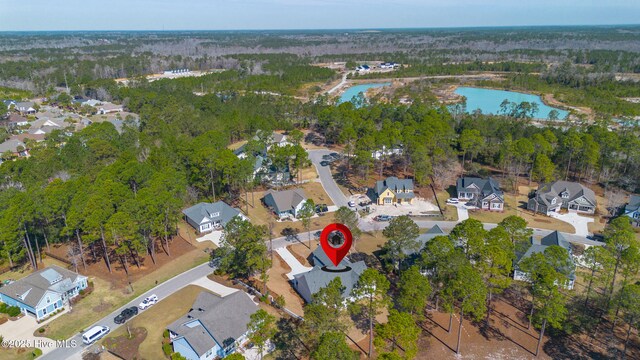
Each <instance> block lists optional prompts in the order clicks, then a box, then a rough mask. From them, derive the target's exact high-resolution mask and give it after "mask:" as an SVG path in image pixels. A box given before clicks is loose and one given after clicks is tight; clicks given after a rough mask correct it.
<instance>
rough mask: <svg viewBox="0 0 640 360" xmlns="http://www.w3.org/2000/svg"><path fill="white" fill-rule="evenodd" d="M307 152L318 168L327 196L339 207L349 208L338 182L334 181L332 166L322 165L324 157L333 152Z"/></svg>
mask: <svg viewBox="0 0 640 360" xmlns="http://www.w3.org/2000/svg"><path fill="white" fill-rule="evenodd" d="M307 152H308V153H309V159H311V162H312V163H313V165H314V166H315V167H316V171H317V172H318V175H319V176H320V183H321V184H322V187H323V188H324V191H326V193H327V195H329V197H330V198H331V201H333V203H334V204H335V205H336V206H338V207H340V206H347V203H348V200H347V197H346V196H345V195H344V193H343V192H342V190H340V188H339V187H338V184H336V181H335V180H334V179H333V176H332V175H331V168H330V165H329V166H322V165H320V162H321V161H322V155H328V154H331V153H332V152H333V151H329V150H309V151H307Z"/></svg>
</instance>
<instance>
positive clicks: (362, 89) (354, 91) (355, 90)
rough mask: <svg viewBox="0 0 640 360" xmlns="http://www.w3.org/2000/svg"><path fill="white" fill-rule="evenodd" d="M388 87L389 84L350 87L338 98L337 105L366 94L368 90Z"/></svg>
mask: <svg viewBox="0 0 640 360" xmlns="http://www.w3.org/2000/svg"><path fill="white" fill-rule="evenodd" d="M389 85H391V83H390V82H387V83H377V84H376V83H374V84H362V85H355V86H352V87H350V88H348V89H347V90H346V91H345V92H344V93H343V94H342V96H340V100H339V101H338V103H339V104H342V103H344V102H347V101H351V99H353V97H354V96H358V94H359V93H363V94H366V93H367V90H369V89H373V88H379V87H383V86H389Z"/></svg>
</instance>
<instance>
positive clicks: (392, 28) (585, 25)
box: [0, 23, 640, 33]
mask: <svg viewBox="0 0 640 360" xmlns="http://www.w3.org/2000/svg"><path fill="white" fill-rule="evenodd" d="M616 26H625V27H629V26H631V27H635V26H640V23H622V24H613V23H611V24H564V25H561V24H548V25H478V26H434V27H380V28H374V27H371V28H369V27H363V28H338V27H336V28H263V29H258V28H256V29H240V28H238V29H137V30H134V29H94V30H87V29H71V30H69V29H67V30H53V29H47V30H0V33H27V32H30V33H38V32H118V31H123V32H175V31H185V32H198V31H202V32H207V31H218V32H225V31H227V32H233V31H243V32H248V31H389V30H439V29H496V28H553V27H561V28H570V27H616Z"/></svg>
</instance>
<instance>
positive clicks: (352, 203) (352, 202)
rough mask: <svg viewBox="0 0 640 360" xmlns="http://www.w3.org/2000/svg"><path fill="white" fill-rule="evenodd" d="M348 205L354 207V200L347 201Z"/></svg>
mask: <svg viewBox="0 0 640 360" xmlns="http://www.w3.org/2000/svg"><path fill="white" fill-rule="evenodd" d="M348 204H349V207H355V206H356V202H355V201H349V203H348Z"/></svg>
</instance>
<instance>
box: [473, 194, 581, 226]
mask: <svg viewBox="0 0 640 360" xmlns="http://www.w3.org/2000/svg"><path fill="white" fill-rule="evenodd" d="M528 193H529V187H527V186H520V191H519V194H518V196H513V194H505V195H504V201H505V204H504V211H502V212H497V211H486V210H474V211H469V217H471V218H473V219H477V220H480V221H482V222H486V223H494V224H497V223H499V222H500V221H502V220H503V219H504V218H506V217H507V216H510V215H517V216H520V217H522V218H523V219H525V220H526V221H527V223H528V224H529V227H532V228H538V229H548V230H558V231H561V232H566V233H570V234H573V233H574V232H575V231H576V230H575V228H574V227H573V225H571V224H568V223H566V222H564V221H560V220H558V219H554V218H552V217H548V216H545V215H542V214H536V215H533V214H532V212H531V211H528V210H526V209H525V208H523V207H522V206H523V204H526V202H527V194H528Z"/></svg>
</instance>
